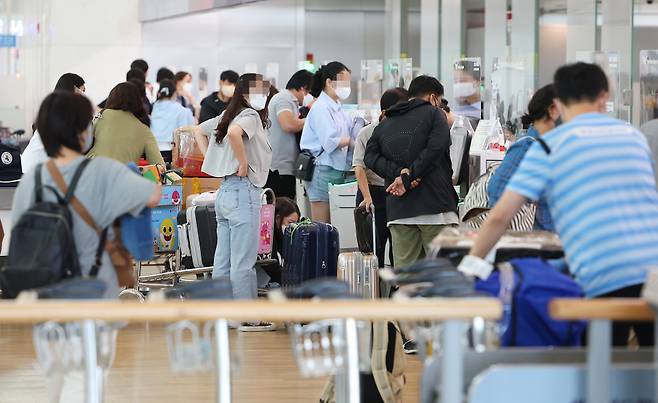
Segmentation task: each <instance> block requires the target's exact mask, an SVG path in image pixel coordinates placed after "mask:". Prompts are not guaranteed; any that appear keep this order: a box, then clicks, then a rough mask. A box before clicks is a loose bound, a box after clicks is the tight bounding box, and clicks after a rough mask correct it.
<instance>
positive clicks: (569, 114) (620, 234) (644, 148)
mask: <svg viewBox="0 0 658 403" xmlns="http://www.w3.org/2000/svg"><path fill="white" fill-rule="evenodd" d="M554 85H555V90H556V94H557V97H558V102H557V105H558V108H559V110H560V114H561V116H562V119H563V120H564V121H565V122H566V124H564V125H562V126H560V127H558V128H556V129H554V130H552V131H550V132H548V133H547V134H546V135H545V136H544V137H543V139H544V141H545V142H546V144H547V146H548V150H545V149H544V148H542V147H541V145H540V144H538V143H537V144H534V145H533V146H532V147H531V148H530V150H529V151H528V153H527V155H526V157H525V159H524V160H523V162H522V163H521V165H520V167H519V169H518V171H517V172H516V174H515V175H514V176H513V177H512V179H511V181H510V182H509V184H508V186H507V190H506V191H505V193H504V194H503V196H502V198H501V200H500V201H499V202H498V204H497V205H496V207H495V208H494V209H493V210H492V212H491V214H490V215H489V219H488V220H487V222H486V223H485V225H484V226H483V227H482V229H481V231H480V235H479V236H478V239H477V242H476V243H475V245H474V247H473V249H472V250H471V251H470V255H469V256H467V257H465V258H464V260H463V261H462V264H461V265H460V270H461V271H463V272H466V273H468V274H474V275H479V276H481V277H486V276H488V271H490V270H491V269H490V265H489V264H488V263H486V262H485V261H484V260H482V259H483V258H484V256H486V255H487V253H488V252H489V251H490V250H491V249H492V248H493V247H494V246H495V244H496V242H497V241H498V239H499V238H500V237H501V236H502V234H503V233H504V232H505V228H507V225H508V223H509V221H510V220H511V219H512V217H514V215H515V214H516V213H517V211H518V210H519V209H520V208H521V206H522V205H523V204H524V203H526V201H527V200H533V201H537V200H539V199H540V197H542V196H543V197H544V198H545V199H546V200H547V202H548V206H549V210H550V213H551V216H552V217H553V220H554V221H555V227H556V230H557V233H558V234H559V235H560V238H561V239H562V242H563V245H564V251H565V255H566V258H567V261H568V264H569V268H570V271H571V273H572V274H573V276H574V277H575V278H576V281H577V282H578V283H579V284H580V285H581V286H582V287H583V290H584V291H585V294H586V295H587V297H589V298H611V297H639V296H640V292H641V289H642V286H643V284H644V281H645V278H646V275H647V271H649V270H650V269H652V268H654V267H656V268H658V193H657V192H656V183H655V180H654V175H653V166H652V158H651V156H650V151H649V147H648V145H647V141H646V139H645V137H644V136H643V135H642V133H640V132H639V131H638V130H636V129H634V128H633V127H632V126H630V125H629V124H628V123H626V122H622V121H620V120H617V119H613V118H611V117H609V116H607V115H605V114H603V113H602V112H603V111H604V110H605V105H606V102H607V101H608V80H607V78H606V76H605V73H604V72H603V71H602V70H601V68H599V67H598V66H596V65H593V64H586V63H576V64H572V65H567V66H563V67H561V68H560V69H558V70H557V72H556V73H555V78H554ZM630 327H633V328H634V330H635V333H636V334H637V336H638V340H639V342H640V344H642V345H651V344H652V343H653V325H652V324H640V323H633V324H628V323H624V324H616V325H615V327H614V330H613V342H614V344H615V345H625V344H626V343H627V340H628V334H629V330H630Z"/></svg>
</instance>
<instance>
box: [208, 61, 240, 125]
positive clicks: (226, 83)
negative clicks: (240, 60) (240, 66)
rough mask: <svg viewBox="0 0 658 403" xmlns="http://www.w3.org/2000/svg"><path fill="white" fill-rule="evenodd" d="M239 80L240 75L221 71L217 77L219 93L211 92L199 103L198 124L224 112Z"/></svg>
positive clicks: (231, 71) (229, 71) (230, 71)
mask: <svg viewBox="0 0 658 403" xmlns="http://www.w3.org/2000/svg"><path fill="white" fill-rule="evenodd" d="M239 79H240V75H239V74H238V73H236V72H235V71H233V70H226V71H222V74H220V75H219V91H215V92H213V93H212V94H210V95H208V96H207V97H205V98H204V99H203V100H202V101H201V114H200V115H199V123H203V122H205V121H206V120H210V119H212V118H216V117H217V116H219V115H221V114H222V112H224V110H226V108H227V107H228V103H229V102H230V101H231V98H232V97H233V91H235V84H236V83H237V82H238V80H239Z"/></svg>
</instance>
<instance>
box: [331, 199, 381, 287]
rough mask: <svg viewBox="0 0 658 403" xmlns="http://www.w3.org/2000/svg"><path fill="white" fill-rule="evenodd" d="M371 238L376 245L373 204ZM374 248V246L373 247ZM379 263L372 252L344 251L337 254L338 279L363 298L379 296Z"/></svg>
mask: <svg viewBox="0 0 658 403" xmlns="http://www.w3.org/2000/svg"><path fill="white" fill-rule="evenodd" d="M370 208H371V214H372V217H373V219H372V238H373V242H372V244H373V245H376V244H377V242H376V238H377V235H376V234H377V230H376V228H375V206H374V205H372V206H371V207H370ZM375 250H376V248H375ZM378 270H379V263H378V261H377V255H376V254H374V253H362V252H346V253H341V254H340V255H339V256H338V279H339V280H343V281H345V282H347V283H348V284H349V285H350V291H351V292H352V293H353V294H355V295H360V296H362V297H363V298H366V299H368V298H372V299H375V298H379V271H378Z"/></svg>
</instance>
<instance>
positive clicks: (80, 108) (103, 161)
mask: <svg viewBox="0 0 658 403" xmlns="http://www.w3.org/2000/svg"><path fill="white" fill-rule="evenodd" d="M93 113H94V108H93V106H92V104H91V102H90V101H89V100H88V99H87V98H86V97H84V96H83V95H77V94H73V93H70V92H64V91H56V92H53V93H52V94H50V95H48V96H47V97H46V99H44V101H43V102H42V104H41V107H40V109H39V113H38V117H37V122H36V125H37V128H38V130H39V133H40V134H41V138H42V139H43V144H44V147H45V149H46V153H47V154H48V158H49V160H47V161H46V162H44V163H40V164H38V165H37V166H36V167H35V168H32V169H30V170H29V171H28V172H26V174H25V175H24V176H23V178H22V179H21V181H20V183H19V185H18V187H17V188H16V193H15V194H14V200H13V206H12V222H14V223H17V222H18V221H19V219H20V217H21V216H22V215H23V213H25V211H26V210H28V209H30V208H31V206H32V204H34V203H35V199H36V194H35V193H36V192H35V182H36V177H37V175H39V177H40V178H41V183H42V185H43V186H44V187H48V188H50V189H58V186H57V184H56V183H55V181H54V180H53V177H52V176H51V174H50V172H51V169H53V168H54V170H56V171H58V172H59V173H60V174H61V176H62V177H63V179H64V182H66V183H67V185H68V184H70V183H71V180H72V178H73V176H74V174H75V173H76V171H77V170H78V168H79V167H80V166H81V164H82V162H83V161H85V157H84V155H83V154H84V152H85V149H88V148H89V147H90V146H91V142H92V134H91V131H90V126H91V120H92V116H93ZM51 162H54V166H52V165H51V166H50V168H49V167H48V164H51ZM58 193H59V195H60V196H63V195H62V194H61V192H58ZM160 193H161V192H160V186H159V185H156V184H155V183H153V182H151V181H149V180H147V179H144V178H142V177H141V176H140V175H136V174H135V173H134V172H132V171H131V170H130V169H129V168H128V167H127V166H126V165H124V164H121V163H119V162H117V161H114V160H111V159H108V158H102V157H100V158H95V159H93V160H91V161H89V162H88V163H87V166H86V167H85V168H84V171H82V173H81V175H80V177H79V181H78V184H77V186H76V188H75V194H74V196H75V198H76V199H78V200H79V202H80V203H81V204H82V205H83V206H84V207H85V208H86V209H87V210H88V212H89V215H90V216H91V217H92V218H93V220H94V221H95V222H96V224H97V225H98V226H99V227H100V228H108V227H109V226H110V225H111V224H112V223H113V222H114V221H115V220H116V219H117V218H119V217H121V216H123V215H125V214H132V215H137V214H139V213H140V212H141V211H142V210H143V209H144V208H145V207H153V206H155V205H157V204H158V202H159V201H160V197H161V196H160ZM42 197H43V199H44V200H46V201H49V202H51V201H56V200H57V199H56V196H55V194H54V193H53V192H51V191H44V192H43V194H42ZM70 210H71V215H72V220H73V229H72V230H73V239H74V242H75V246H76V252H77V254H78V259H79V261H80V267H81V269H82V274H83V275H85V276H87V275H88V274H89V271H90V270H91V267H92V266H93V264H94V262H95V257H96V250H97V248H98V243H99V238H98V233H97V232H96V230H95V229H93V228H92V227H90V226H89V225H88V224H87V223H86V222H85V221H84V220H82V219H81V218H80V216H79V215H78V213H77V211H76V210H75V209H73V208H71V209H70ZM108 236H109V237H114V233H113V231H112V230H110V231H109V235H108ZM98 278H99V279H100V280H103V281H104V282H105V283H106V284H107V292H106V294H105V296H106V297H108V298H117V297H118V295H119V286H118V283H117V278H116V274H115V270H114V267H113V265H112V263H111V261H110V258H109V256H108V255H107V252H105V253H104V254H103V257H102V260H101V267H100V270H99V272H98Z"/></svg>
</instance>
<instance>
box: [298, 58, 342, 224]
mask: <svg viewBox="0 0 658 403" xmlns="http://www.w3.org/2000/svg"><path fill="white" fill-rule="evenodd" d="M350 80H351V73H350V70H349V69H348V68H347V67H346V66H345V65H344V64H342V63H340V62H331V63H329V64H327V65H326V66H322V67H320V68H319V69H318V71H316V72H315V75H314V76H313V81H312V83H311V91H310V93H311V95H312V96H313V97H315V98H317V101H316V102H315V104H314V105H313V108H311V111H310V112H309V114H308V116H307V117H306V122H305V123H304V130H303V131H302V140H301V144H300V147H301V149H302V150H309V151H310V152H311V153H312V154H313V156H315V171H314V174H313V179H312V180H311V181H310V182H306V184H305V185H306V191H307V193H308V197H309V199H310V201H311V215H312V216H313V220H315V221H320V222H325V223H329V222H330V218H329V183H333V184H334V185H339V184H342V183H344V182H345V179H346V177H347V175H348V173H349V172H348V171H349V170H350V168H351V165H352V161H348V158H349V157H348V148H349V147H350V146H351V145H352V144H354V138H353V137H352V133H351V132H352V126H353V125H354V124H353V121H352V119H350V117H349V116H347V114H346V113H345V112H344V111H343V109H342V106H341V103H340V101H341V100H343V101H344V100H346V99H347V98H349V96H350V93H351V86H350Z"/></svg>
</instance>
